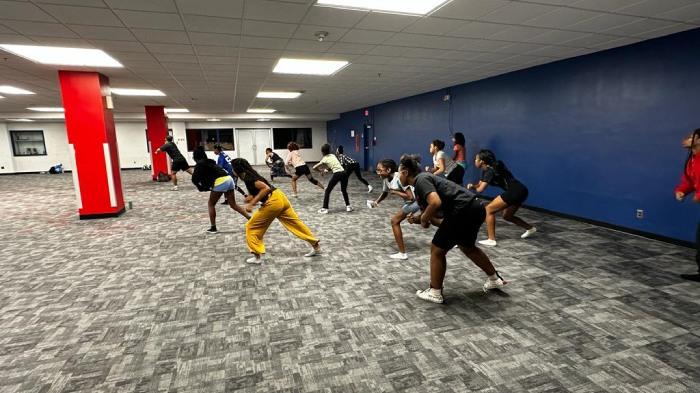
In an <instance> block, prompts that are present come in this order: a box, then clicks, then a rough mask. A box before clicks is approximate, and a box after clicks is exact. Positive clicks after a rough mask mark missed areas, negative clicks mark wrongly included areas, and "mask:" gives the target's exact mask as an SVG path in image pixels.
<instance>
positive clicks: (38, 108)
mask: <svg viewBox="0 0 700 393" xmlns="http://www.w3.org/2000/svg"><path fill="white" fill-rule="evenodd" d="M27 109H29V110H30V111H34V112H63V111H64V109H63V108H52V107H48V106H32V107H29V108H27Z"/></svg>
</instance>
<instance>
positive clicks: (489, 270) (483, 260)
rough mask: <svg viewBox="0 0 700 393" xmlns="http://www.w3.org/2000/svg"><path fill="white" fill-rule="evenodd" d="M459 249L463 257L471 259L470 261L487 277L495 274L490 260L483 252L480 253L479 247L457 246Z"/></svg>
mask: <svg viewBox="0 0 700 393" xmlns="http://www.w3.org/2000/svg"><path fill="white" fill-rule="evenodd" d="M459 249H460V250H462V252H463V253H464V255H466V256H467V258H469V259H471V261H472V262H474V264H475V265H476V266H478V267H479V269H481V270H482V271H483V272H484V273H486V275H487V276H491V275H494V274H496V268H495V267H493V264H492V263H491V260H490V259H489V257H488V256H487V255H486V254H485V253H484V252H483V251H481V249H480V248H479V247H476V246H474V247H464V246H459Z"/></svg>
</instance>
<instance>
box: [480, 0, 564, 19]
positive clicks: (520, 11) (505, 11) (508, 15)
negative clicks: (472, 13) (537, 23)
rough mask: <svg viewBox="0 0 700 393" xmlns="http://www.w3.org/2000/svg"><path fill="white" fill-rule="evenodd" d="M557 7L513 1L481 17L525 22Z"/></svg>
mask: <svg viewBox="0 0 700 393" xmlns="http://www.w3.org/2000/svg"><path fill="white" fill-rule="evenodd" d="M555 9H556V8H555V7H553V6H549V5H540V4H530V3H517V2H513V3H511V4H508V6H507V7H502V8H499V9H497V10H495V11H493V12H491V13H489V14H487V15H484V16H482V17H481V18H479V19H480V20H483V21H487V22H497V23H523V22H525V21H527V20H529V19H533V18H536V17H538V16H541V15H544V14H546V13H548V12H551V11H554V10H555Z"/></svg>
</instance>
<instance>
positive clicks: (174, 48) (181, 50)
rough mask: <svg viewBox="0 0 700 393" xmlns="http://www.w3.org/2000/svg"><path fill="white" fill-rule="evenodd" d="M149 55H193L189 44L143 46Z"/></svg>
mask: <svg viewBox="0 0 700 393" xmlns="http://www.w3.org/2000/svg"><path fill="white" fill-rule="evenodd" d="M144 46H146V48H147V49H148V50H149V51H150V52H151V53H168V54H182V55H194V50H193V49H192V45H189V44H144Z"/></svg>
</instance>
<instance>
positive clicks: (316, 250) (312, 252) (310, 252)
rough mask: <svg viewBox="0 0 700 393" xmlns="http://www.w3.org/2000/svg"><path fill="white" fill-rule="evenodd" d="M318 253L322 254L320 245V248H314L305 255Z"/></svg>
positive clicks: (312, 255) (311, 255)
mask: <svg viewBox="0 0 700 393" xmlns="http://www.w3.org/2000/svg"><path fill="white" fill-rule="evenodd" d="M317 255H321V248H320V247H319V248H312V249H311V251H309V252H307V253H306V254H304V256H305V257H307V258H311V257H315V256H317Z"/></svg>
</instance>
